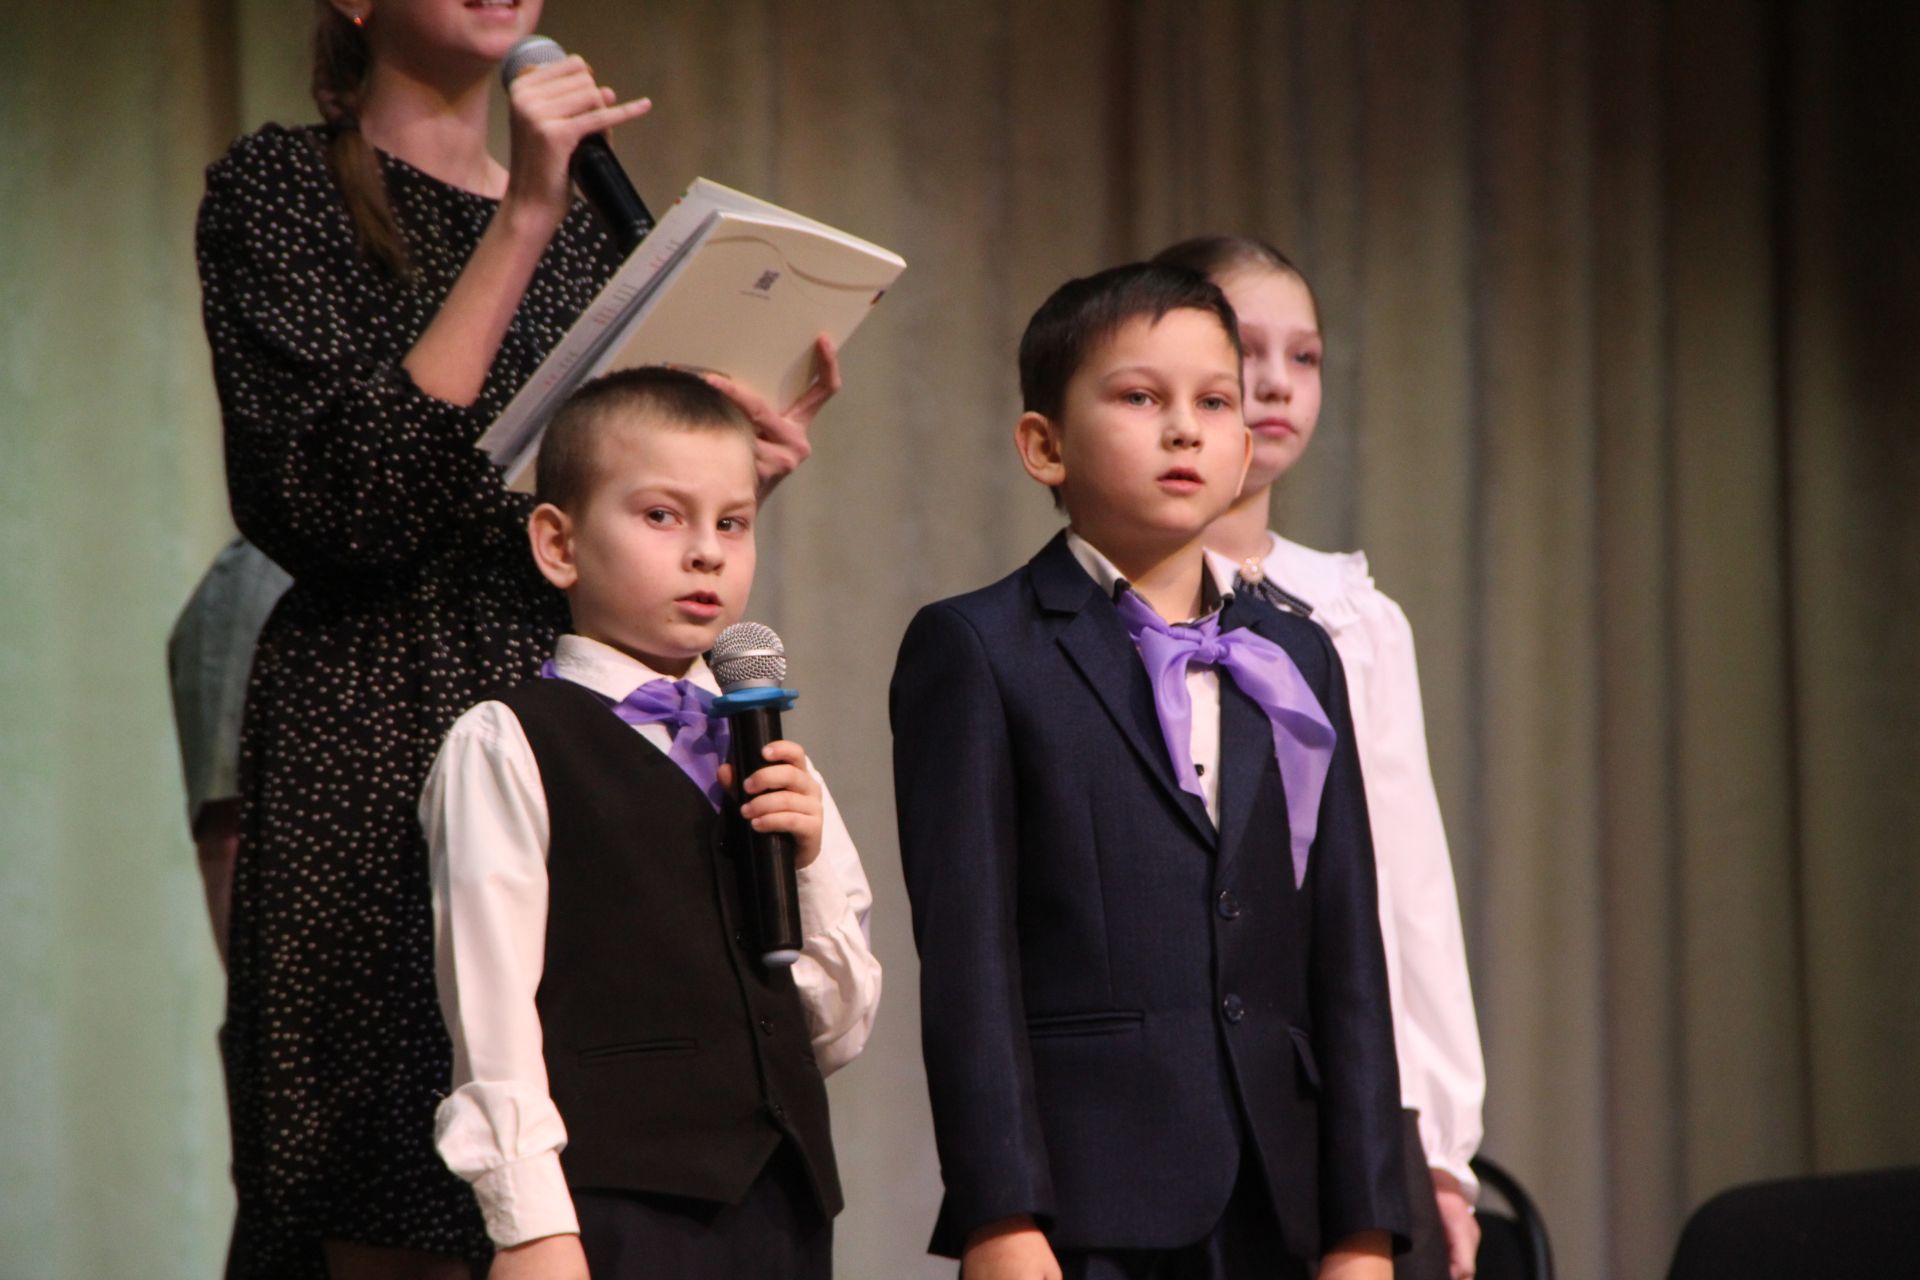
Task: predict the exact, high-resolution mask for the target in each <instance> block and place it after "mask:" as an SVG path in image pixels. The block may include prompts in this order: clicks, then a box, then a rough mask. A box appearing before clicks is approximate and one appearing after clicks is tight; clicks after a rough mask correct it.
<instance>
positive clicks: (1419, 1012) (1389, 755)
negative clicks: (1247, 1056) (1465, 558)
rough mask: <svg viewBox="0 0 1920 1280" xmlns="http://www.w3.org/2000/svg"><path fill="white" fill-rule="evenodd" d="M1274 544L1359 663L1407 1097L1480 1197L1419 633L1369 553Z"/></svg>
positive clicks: (1470, 1038) (1478, 1095) (1279, 570)
mask: <svg viewBox="0 0 1920 1280" xmlns="http://www.w3.org/2000/svg"><path fill="white" fill-rule="evenodd" d="M1270 537H1271V538H1272V540H1273V541H1272V549H1271V550H1270V551H1269V552H1268V553H1267V556H1266V558H1265V559H1264V561H1262V566H1261V567H1262V569H1263V570H1264V572H1265V573H1266V576H1267V578H1268V579H1269V580H1270V581H1272V582H1273V583H1274V584H1275V585H1277V586H1279V587H1281V588H1283V589H1284V590H1286V591H1288V592H1291V593H1292V594H1294V595H1296V596H1299V597H1300V598H1301V599H1302V600H1305V601H1306V602H1307V603H1308V604H1310V605H1312V606H1313V620H1314V621H1315V622H1318V623H1319V624H1320V625H1321V626H1322V627H1324V628H1326V631H1327V633H1328V635H1329V636H1330V637H1331V638H1332V640H1333V647H1334V648H1335V649H1336V650H1337V651H1338V652H1339V654H1340V662H1341V665H1342V666H1344V667H1345V668H1346V673H1347V698H1348V701H1349V702H1350V704H1351V707H1352V714H1353V731H1354V737H1355V745H1356V746H1357V747H1358V748H1359V751H1360V772H1361V774H1362V776H1363V777H1364V778H1365V779H1366V788H1367V818H1368V821H1369V823H1370V824H1371V826H1372V828H1373V853H1374V861H1375V865H1376V866H1377V868H1378V875H1379V882H1380V935H1381V941H1382V942H1383V943H1384V944H1385V946H1386V953H1387V985H1388V989H1389V992H1390V995H1391V997H1392V1000H1393V1036H1394V1044H1395V1049H1396V1053H1397V1055H1398V1058H1399V1064H1400V1097H1401V1101H1402V1102H1403V1104H1404V1105H1405V1106H1407V1107H1410V1108H1414V1109H1416V1110H1418V1111H1419V1113H1420V1145H1421V1148H1422V1149H1423V1150H1424V1151H1425V1153H1426V1157H1427V1164H1428V1166H1429V1167H1431V1168H1435V1169H1444V1170H1445V1171H1447V1172H1448V1173H1450V1174H1452V1175H1453V1176H1454V1177H1456V1178H1458V1179H1459V1180H1460V1183H1461V1185H1462V1186H1463V1187H1464V1188H1465V1189H1466V1193H1467V1196H1468V1199H1469V1200H1472V1199H1474V1198H1475V1197H1476V1196H1477V1195H1478V1193H1479V1182H1478V1180H1477V1179H1475V1178H1474V1176H1473V1172H1472V1170H1471V1169H1469V1168H1468V1166H1467V1161H1468V1160H1470V1159H1472V1157H1473V1154H1474V1152H1475V1151H1477V1150H1479V1147H1480V1138H1481V1133H1482V1129H1481V1104H1482V1102H1483V1101H1484V1099H1485V1096H1486V1089H1487V1071H1486V1063H1485V1061H1484V1060H1483V1059H1482V1057H1481V1053H1480V1028H1479V1024H1478V1022H1477V1020H1476V1019H1475V1017H1474V1011H1473V989H1472V987H1471V985H1470V984H1469V982H1468V980H1467V950H1466V943H1465V940H1464V939H1463V937H1462V935H1461V930H1460V902H1459V897H1458V894H1457V893H1456V891H1455V888H1454V883H1453V862H1452V859H1451V858H1450V857H1449V856H1448V854H1447V833H1446V830H1445V828H1444V827H1443V826H1442V825H1441V822H1440V800H1439V797H1438V796H1437V795H1436V794H1435V792H1434V789H1433V771H1432V769H1431V767H1430V766H1429V765H1428V763H1427V729H1426V716H1425V712H1424V711H1423V709H1422V706H1421V701H1420V673H1419V670H1418V668H1417V666H1416V664H1415V662H1414V652H1413V628H1412V627H1411V626H1409V625H1408V623H1407V615H1406V614H1405V613H1403V612H1401V609H1400V606H1399V605H1397V604H1395V603H1394V602H1393V601H1392V600H1391V599H1389V598H1388V597H1387V596H1386V594H1385V593H1383V592H1382V591H1381V590H1380V589H1379V588H1377V587H1375V586H1374V585H1373V578H1372V576H1371V575H1370V574H1369V573H1368V571H1367V558H1366V556H1364V555H1362V554H1361V553H1359V552H1357V551H1356V552H1351V553H1348V554H1344V555H1335V554H1330V553H1328V552H1324V551H1315V550H1313V549H1311V548H1309V547H1303V546H1301V545H1300V544H1298V543H1296V542H1289V541H1287V540H1286V539H1285V538H1282V537H1281V536H1280V535H1278V534H1272V535H1270Z"/></svg>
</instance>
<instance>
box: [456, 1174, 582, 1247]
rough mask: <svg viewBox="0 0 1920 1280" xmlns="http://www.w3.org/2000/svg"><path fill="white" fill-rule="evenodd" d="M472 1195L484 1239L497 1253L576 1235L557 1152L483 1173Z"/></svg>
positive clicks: (577, 1227) (577, 1223)
mask: <svg viewBox="0 0 1920 1280" xmlns="http://www.w3.org/2000/svg"><path fill="white" fill-rule="evenodd" d="M473 1194H474V1196H475V1198H477V1199H478V1200H479V1201H480V1216H481V1217H482V1218H483V1219H485V1221H486V1224H487V1235H488V1236H489V1237H490V1238H491V1239H492V1240H493V1243H494V1245H495V1246H496V1247H498V1248H501V1249H507V1248H511V1247H512V1246H514V1245H516V1244H525V1243H526V1242H527V1241H529V1240H538V1239H540V1238H541V1237H542V1236H562V1235H578V1234H579V1232H580V1219H579V1218H578V1216H576V1215H575V1213H574V1211H573V1195H572V1193H571V1192H569V1191H568V1190H567V1176H566V1174H564V1173H562V1172H561V1170H560V1153H559V1152H558V1151H542V1152H540V1153H539V1154H538V1155H532V1156H528V1157H527V1158H526V1159H524V1160H516V1161H514V1162H512V1163H511V1164H503V1165H500V1166H498V1167H497V1168H493V1169H489V1170H487V1171H486V1172H485V1173H483V1174H481V1175H480V1176H479V1177H478V1178H475V1179H474V1181H473Z"/></svg>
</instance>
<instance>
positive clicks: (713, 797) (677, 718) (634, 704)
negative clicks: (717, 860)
mask: <svg viewBox="0 0 1920 1280" xmlns="http://www.w3.org/2000/svg"><path fill="white" fill-rule="evenodd" d="M540 675H541V677H542V678H543V679H547V680H564V679H566V677H565V676H563V675H561V674H560V673H559V671H557V670H556V669H555V668H554V665H553V661H552V660H551V659H549V660H548V661H547V663H546V665H545V666H542V667H541V668H540ZM581 687H582V688H586V686H585V685H582V686H581ZM587 692H589V693H591V694H593V696H594V697H596V698H598V699H600V701H602V702H604V703H606V704H607V707H608V708H609V709H610V710H611V711H612V712H613V714H615V715H617V716H619V717H620V718H621V719H622V720H624V721H626V722H627V723H628V724H631V725H642V724H664V725H665V726H666V727H667V736H668V737H669V738H670V739H671V740H672V745H671V746H670V747H669V748H668V750H667V759H669V760H671V761H673V763H675V764H676V765H678V766H680V771H681V772H682V773H684V774H686V775H687V777H689V778H691V779H692V780H693V785H694V786H696V787H698V788H700V790H701V791H702V792H703V793H704V794H705V795H706V797H707V801H708V803H710V804H712V805H713V808H714V812H716V813H717V812H719V810H720V805H721V803H722V802H723V801H724V800H725V799H726V795H727V793H726V791H725V790H724V789H722V787H721V786H720V764H721V762H722V761H724V760H725V759H726V758H727V721H726V718H725V717H723V716H715V715H713V714H712V708H713V699H714V695H713V694H711V693H709V692H707V691H706V690H705V689H702V688H701V687H700V686H699V685H697V684H694V683H693V682H691V681H688V680H649V681H647V682H646V683H645V684H643V685H641V686H640V687H639V688H638V689H635V690H634V691H633V692H632V693H630V694H628V695H627V696H626V697H625V698H622V699H621V700H620V701H618V702H615V701H614V700H613V699H612V698H609V697H607V696H606V695H605V694H603V693H600V692H598V691H596V690H592V689H588V690H587Z"/></svg>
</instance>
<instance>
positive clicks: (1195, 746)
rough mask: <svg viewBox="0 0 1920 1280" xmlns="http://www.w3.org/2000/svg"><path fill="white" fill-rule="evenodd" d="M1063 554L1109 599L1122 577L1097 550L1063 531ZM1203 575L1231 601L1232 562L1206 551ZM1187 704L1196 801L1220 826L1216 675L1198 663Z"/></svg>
mask: <svg viewBox="0 0 1920 1280" xmlns="http://www.w3.org/2000/svg"><path fill="white" fill-rule="evenodd" d="M1067 550H1069V551H1071V552H1073V558H1074V559H1075V560H1078V561H1079V562H1080V567H1081V568H1082V569H1085V570H1086V571H1087V574H1088V576H1090V577H1091V578H1092V579H1093V580H1094V581H1095V582H1097V583H1099V584H1100V590H1102V591H1104V592H1106V594H1107V595H1108V596H1109V597H1111V596H1112V595H1113V588H1114V585H1115V584H1116V583H1118V582H1120V581H1121V580H1122V578H1123V576H1124V575H1122V574H1121V572H1120V570H1119V569H1118V568H1116V567H1115V566H1114V563H1113V561H1111V560H1109V559H1107V557H1106V556H1105V555H1104V554H1102V553H1101V551H1100V549H1099V548H1098V547H1096V546H1094V545H1093V544H1092V543H1091V542H1088V541H1087V540H1086V539H1085V538H1083V537H1081V536H1080V535H1079V534H1077V533H1075V532H1073V531H1072V530H1071V529H1069V530H1068V531H1067ZM1205 556H1206V572H1207V574H1208V575H1209V576H1210V577H1211V578H1212V579H1213V586H1214V593H1215V594H1216V595H1218V596H1219V598H1220V604H1221V606H1222V607H1224V606H1225V605H1226V602H1227V601H1229V600H1231V599H1232V598H1233V575H1234V567H1233V561H1231V560H1228V559H1227V558H1226V557H1225V556H1219V555H1215V554H1214V553H1213V552H1211V551H1208V552H1206V553H1205ZM1187 700H1188V701H1189V702H1191V703H1192V704H1193V728H1192V734H1191V738H1190V746H1189V749H1190V750H1191V751H1192V753H1193V765H1194V769H1195V770H1196V771H1197V772H1198V773H1199V775H1200V798H1201V800H1202V801H1204V802H1205V803H1206V806H1207V816H1208V817H1209V818H1212V819H1213V825H1214V826H1216V827H1218V826H1219V825H1220V671H1219V668H1217V667H1215V666H1213V665H1211V664H1209V663H1202V662H1193V663H1189V664H1187Z"/></svg>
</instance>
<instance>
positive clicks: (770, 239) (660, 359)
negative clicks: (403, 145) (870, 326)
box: [479, 178, 907, 490]
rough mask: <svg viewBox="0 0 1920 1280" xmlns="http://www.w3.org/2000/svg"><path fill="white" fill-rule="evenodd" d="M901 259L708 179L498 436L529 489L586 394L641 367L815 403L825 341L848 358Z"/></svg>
mask: <svg viewBox="0 0 1920 1280" xmlns="http://www.w3.org/2000/svg"><path fill="white" fill-rule="evenodd" d="M906 266H907V264H906V262H905V261H903V260H902V259H901V258H900V256H899V255H898V254H895V253H891V252H889V251H887V250H885V249H882V248H881V247H880V246H878V245H875V244H869V243H867V242H866V241H865V240H861V239H858V238H856V237H854V236H850V235H848V234H847V233H846V232H844V231H836V230H834V229H833V228H832V227H829V226H827V225H826V224H825V223H821V222H815V221H813V220H812V219H811V218H803V217H801V216H800V215H799V214H797V213H789V212H788V211H787V210H785V209H782V208H780V207H779V206H778V205H773V204H768V203H767V202H766V201H764V200H757V199H755V198H754V197H752V196H749V195H744V194H742V193H741V192H738V191H735V190H733V189H731V188H729V187H723V186H721V185H720V184H719V183H717V182H709V181H707V180H706V179H705V178H701V179H698V180H697V181H695V182H694V184H693V185H692V186H691V187H688V188H687V193H686V194H685V195H684V196H681V197H680V199H679V200H678V201H677V202H675V204H674V206H673V207H672V208H671V209H669V210H667V214H666V216H665V217H663V218H661V219H660V222H659V225H657V226H656V227H654V229H653V231H652V233H651V234H649V235H648V236H647V238H646V239H645V240H643V241H641V242H640V244H639V246H638V247H637V248H635V249H634V251H633V252H632V254H630V255H628V257H627V260H626V262H625V263H624V264H622V265H621V267H620V270H619V271H617V272H616V273H615V274H614V277H613V279H612V280H610V281H608V282H607V285H606V287H605V288H603V289H601V290H600V294H599V296H598V297H596V298H595V299H594V300H593V303H592V305H590V306H589V307H588V308H587V309H586V311H585V312H584V313H582V315H581V316H580V318H579V319H578V320H576V321H575V322H574V325H573V328H571V329H569V330H568V331H567V335H566V336H565V337H564V338H562V339H561V340H560V342H559V344H558V345H557V346H555V347H554V349H553V350H552V351H550V352H548V353H547V358H546V359H545V360H543V361H541V362H540V367H539V368H538V369H536V370H534V372H533V376H532V377H531V378H529V379H527V383H526V385H525V386H523V387H521V388H520V391H519V394H517V395H515V396H514V398H513V399H512V400H511V401H510V402H509V403H508V404H507V407H506V408H505V409H504V410H502V411H501V414H500V416H499V417H498V418H496V419H495V420H494V423H493V425H492V426H490V427H488V428H487V430H486V434H484V435H482V436H481V437H480V441H479V447H480V448H482V449H484V450H485V451H486V452H487V454H488V456H490V457H491V458H492V459H493V460H494V461H495V462H496V463H498V464H500V466H501V467H502V469H504V470H505V472H506V478H507V483H508V484H509V485H511V486H512V487H513V488H516V489H522V490H524V489H530V488H532V486H533V460H534V458H535V457H537V456H538V455H539V452H540V437H541V435H542V434H543V433H544V432H545V431H546V427H547V421H548V419H550V418H551V417H552V416H553V413H554V411H555V410H556V409H558V408H559V407H560V404H561V402H562V401H564V400H565V399H566V398H567V396H568V395H570V394H571V393H572V392H573V390H574V388H576V387H578V386H579V385H580V384H581V383H583V382H586V381H587V380H589V379H591V378H594V377H597V376H598V375H600V374H602V373H605V372H606V371H608V370H609V369H624V368H629V367H631V366H633V365H640V364H674V365H681V366H684V367H686V368H690V369H694V370H705V371H712V372H715V373H724V374H726V375H727V376H728V377H729V378H732V379H734V380H735V381H736V382H740V383H744V384H745V385H747V386H750V387H752V388H753V389H754V390H755V391H758V392H759V393H760V394H761V395H763V396H765V397H766V398H767V400H768V401H769V402H770V403H772V404H774V405H776V406H780V407H785V406H786V405H789V404H792V403H793V402H794V401H795V400H796V399H798V398H799V396H800V393H801V392H803V391H805V390H806V389H807V386H808V384H809V383H810V382H811V381H812V379H813V373H814V351H813V345H814V339H815V338H817V337H818V336H819V335H820V334H822V333H824V334H826V335H827V336H829V337H831V338H832V339H833V340H834V342H835V343H836V344H844V343H845V342H846V340H847V338H848V336H849V335H851V334H852V333H853V331H854V330H855V329H857V328H859V326H860V322H861V321H862V320H864V319H866V316H867V312H868V310H869V309H870V308H871V307H872V306H873V304H874V303H876V302H878V301H880V297H881V295H882V294H884V293H885V292H886V291H887V288H888V287H889V286H890V285H892V284H893V282H894V280H896V279H897V278H898V277H899V275H900V273H901V272H902V271H904V270H906Z"/></svg>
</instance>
